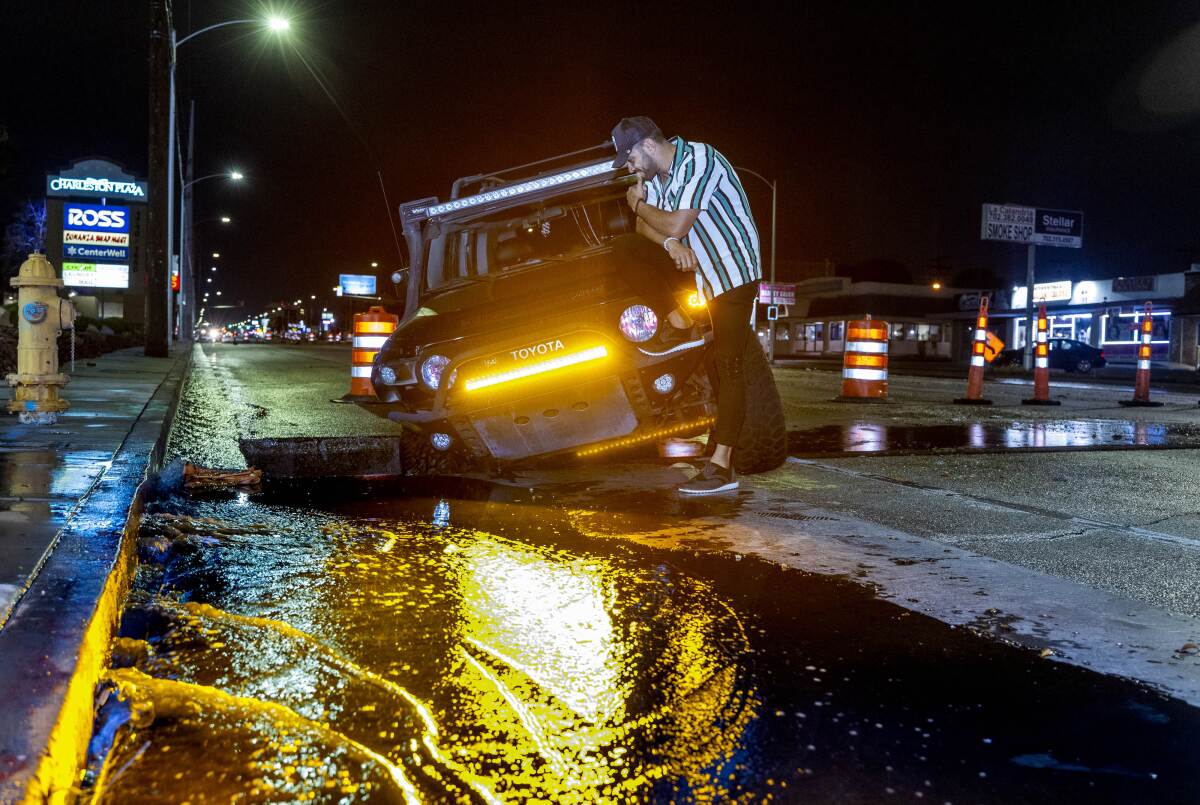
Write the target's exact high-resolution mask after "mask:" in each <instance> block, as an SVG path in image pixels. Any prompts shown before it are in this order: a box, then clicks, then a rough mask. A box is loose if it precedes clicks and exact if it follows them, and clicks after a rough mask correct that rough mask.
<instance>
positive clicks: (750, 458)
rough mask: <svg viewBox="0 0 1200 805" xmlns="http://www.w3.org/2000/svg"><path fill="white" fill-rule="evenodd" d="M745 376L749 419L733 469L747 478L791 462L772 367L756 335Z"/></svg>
mask: <svg viewBox="0 0 1200 805" xmlns="http://www.w3.org/2000/svg"><path fill="white" fill-rule="evenodd" d="M742 372H743V373H744V376H745V378H746V418H745V420H744V421H743V422H742V432H741V433H740V434H739V435H738V443H737V447H736V448H735V449H734V451H733V468H734V469H735V470H737V471H738V472H739V473H741V474H743V475H749V474H751V473H755V472H768V471H770V470H773V469H775V468H776V467H778V466H780V465H781V464H783V462H784V461H786V460H787V423H786V422H785V421H784V418H783V401H782V400H780V399H779V389H778V388H776V387H775V375H774V374H772V372H771V364H770V363H768V362H767V355H766V353H765V352H763V350H762V346H761V345H760V344H759V343H758V339H757V338H755V337H754V336H753V334H751V336H750V337H749V338H747V339H746V351H745V353H744V355H743V357H742Z"/></svg>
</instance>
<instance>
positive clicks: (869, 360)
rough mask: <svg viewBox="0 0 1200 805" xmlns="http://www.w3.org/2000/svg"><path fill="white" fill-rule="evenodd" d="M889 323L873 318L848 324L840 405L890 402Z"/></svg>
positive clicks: (838, 399)
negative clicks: (873, 319)
mask: <svg viewBox="0 0 1200 805" xmlns="http://www.w3.org/2000/svg"><path fill="white" fill-rule="evenodd" d="M887 396H888V323H887V322H886V321H872V320H871V317H870V316H867V318H865V319H859V320H857V321H852V322H848V323H847V331H846V351H845V352H844V353H843V357H842V393H841V396H839V397H837V398H836V399H837V401H838V402H887Z"/></svg>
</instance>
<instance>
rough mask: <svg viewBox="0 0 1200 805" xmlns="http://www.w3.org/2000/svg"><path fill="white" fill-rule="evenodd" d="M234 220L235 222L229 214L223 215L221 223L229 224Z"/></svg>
mask: <svg viewBox="0 0 1200 805" xmlns="http://www.w3.org/2000/svg"><path fill="white" fill-rule="evenodd" d="M232 222H233V219H232V218H230V217H229V216H228V215H222V216H221V223H223V224H228V223H232Z"/></svg>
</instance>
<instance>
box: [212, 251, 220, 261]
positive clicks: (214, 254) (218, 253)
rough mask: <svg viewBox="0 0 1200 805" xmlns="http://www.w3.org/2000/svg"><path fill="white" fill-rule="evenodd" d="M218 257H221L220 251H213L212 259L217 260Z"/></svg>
mask: <svg viewBox="0 0 1200 805" xmlns="http://www.w3.org/2000/svg"><path fill="white" fill-rule="evenodd" d="M220 257H221V253H220V252H213V259H214V260H217V259H219V258H220Z"/></svg>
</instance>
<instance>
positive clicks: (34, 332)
mask: <svg viewBox="0 0 1200 805" xmlns="http://www.w3.org/2000/svg"><path fill="white" fill-rule="evenodd" d="M10 283H11V284H12V286H13V287H14V288H17V289H19V290H18V294H17V319H18V320H19V322H20V324H19V325H18V328H17V373H16V374H14V375H9V376H8V384H9V385H10V386H16V388H15V389H14V390H13V398H12V401H11V402H9V404H8V410H9V413H13V414H20V417H21V421H22V422H23V423H25V424H27V425H52V424H54V423H55V422H56V421H57V420H58V414H59V412H61V411H65V410H67V409H68V408H69V407H70V403H68V402H67V401H66V400H64V399H62V398H60V397H59V396H58V389H59V387H60V386H65V385H66V384H67V382H68V381H69V380H70V378H68V377H67V376H66V375H65V374H62V373H60V372H59V371H58V336H59V335H60V334H61V333H62V331H63V328H64V327H70V326H71V325H72V324H74V323H75V316H76V312H75V306H74V305H73V304H71V303H70V302H69V301H67V300H66V299H62V298H60V297H59V295H58V289H59V288H61V287H62V286H63V281H62V280H60V279H59V278H58V275H57V274H56V273H55V271H54V266H52V265H50V261H49V260H47V259H46V255H44V254H41V253H39V252H34V253H33V254H31V255H29V259H28V260H26V261H25V262H24V263H22V264H21V271H20V272H19V273H18V274H17V276H15V277H13V278H12V279H11V280H10Z"/></svg>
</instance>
